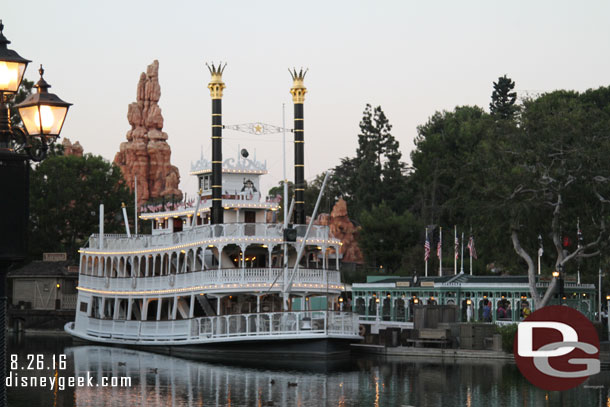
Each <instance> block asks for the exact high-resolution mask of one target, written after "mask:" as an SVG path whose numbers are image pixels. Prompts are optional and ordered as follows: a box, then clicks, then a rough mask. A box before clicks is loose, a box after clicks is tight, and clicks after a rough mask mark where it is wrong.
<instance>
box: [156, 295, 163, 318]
mask: <svg viewBox="0 0 610 407" xmlns="http://www.w3.org/2000/svg"><path fill="white" fill-rule="evenodd" d="M161 304H163V298H161V297H159V298H158V299H157V321H159V320H161Z"/></svg>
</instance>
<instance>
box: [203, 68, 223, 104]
mask: <svg viewBox="0 0 610 407" xmlns="http://www.w3.org/2000/svg"><path fill="white" fill-rule="evenodd" d="M205 65H206V66H207V67H208V70H209V71H210V74H211V75H212V80H211V81H210V83H208V89H209V90H210V95H211V96H212V99H222V90H223V89H224V88H225V83H224V82H223V81H222V73H223V72H224V70H225V67H226V66H227V64H226V62H225V64H224V65H223V63H222V62H221V63H219V64H218V65H214V64H213V63H212V66H210V65H208V63H207V62H206V64H205Z"/></svg>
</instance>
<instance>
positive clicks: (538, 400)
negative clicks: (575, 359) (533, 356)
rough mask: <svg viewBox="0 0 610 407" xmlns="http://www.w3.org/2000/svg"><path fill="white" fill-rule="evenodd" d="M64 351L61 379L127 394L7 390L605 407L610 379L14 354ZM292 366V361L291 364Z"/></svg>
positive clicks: (171, 398)
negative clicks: (572, 381)
mask: <svg viewBox="0 0 610 407" xmlns="http://www.w3.org/2000/svg"><path fill="white" fill-rule="evenodd" d="M15 351H17V352H23V353H28V352H29V353H32V352H33V351H35V352H38V353H40V352H44V353H47V354H53V353H55V354H57V353H62V352H63V353H66V354H67V355H68V368H67V370H66V371H59V372H51V373H46V374H51V375H52V374H55V375H59V376H70V375H74V374H75V375H77V376H86V375H87V374H90V375H91V376H92V378H93V380H94V382H96V383H99V382H100V380H101V378H102V377H115V378H120V377H130V378H131V385H130V386H129V387H80V388H76V389H69V388H67V389H65V390H63V391H61V390H58V389H55V390H54V391H50V390H48V389H47V390H42V389H9V401H11V403H10V404H9V405H11V406H15V407H21V406H27V407H31V406H33V405H36V406H87V407H88V406H99V407H105V406H127V405H129V406H178V407H180V406H260V407H263V406H303V407H307V406H316V407H319V406H447V407H451V406H490V407H494V406H571V405H582V406H606V407H609V406H608V400H610V391H609V388H610V374H609V372H608V371H607V370H604V371H602V372H601V373H600V374H599V375H596V376H595V377H592V378H591V379H590V380H589V381H588V382H587V383H585V386H581V387H579V388H577V389H574V390H570V391H567V392H563V393H559V392H544V391H542V390H539V389H536V388H535V387H533V386H531V385H530V384H529V383H527V381H525V379H523V377H522V376H521V375H520V373H519V371H518V369H517V368H516V366H515V365H513V364H507V363H503V362H499V361H494V360H475V361H473V360H464V361H460V360H437V361H435V360H429V359H426V358H421V359H416V360H414V359H413V358H410V359H403V358H383V357H367V356H359V355H355V356H354V357H353V358H352V359H351V360H348V361H344V362H343V363H337V362H336V361H334V362H329V363H327V362H320V361H312V363H308V362H304V361H292V363H290V364H286V365H284V366H283V367H279V366H278V365H277V364H274V365H272V366H273V367H269V365H268V364H267V361H265V360H258V361H256V360H250V361H248V363H247V364H242V363H240V362H239V361H234V363H235V364H233V365H227V364H226V363H211V362H203V361H193V360H185V359H181V358H176V357H172V356H168V355H162V354H154V353H149V352H144V351H139V350H131V349H123V348H117V347H103V346H71V343H70V341H69V340H67V339H63V342H62V340H61V339H57V338H53V339H46V340H38V341H37V340H34V341H32V340H28V341H26V342H24V343H21V344H20V345H19V346H17V348H16V350H15V348H14V349H13V352H15ZM288 362H290V361H288Z"/></svg>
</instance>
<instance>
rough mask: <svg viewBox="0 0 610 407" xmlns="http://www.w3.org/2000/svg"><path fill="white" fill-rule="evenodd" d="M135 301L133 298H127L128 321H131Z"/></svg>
mask: <svg viewBox="0 0 610 407" xmlns="http://www.w3.org/2000/svg"><path fill="white" fill-rule="evenodd" d="M133 301H134V300H133V299H132V298H127V318H126V319H127V320H128V321H129V320H131V308H132V303H133Z"/></svg>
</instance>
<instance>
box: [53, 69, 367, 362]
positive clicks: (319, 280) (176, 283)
mask: <svg viewBox="0 0 610 407" xmlns="http://www.w3.org/2000/svg"><path fill="white" fill-rule="evenodd" d="M214 73H217V72H216V71H213V73H212V78H213V80H212V83H214V79H215V76H214ZM221 73H222V72H220V74H221ZM217 75H218V73H217ZM212 83H211V84H210V85H212ZM221 83H222V82H221ZM295 83H296V80H295ZM301 83H302V76H301ZM222 86H223V87H224V83H222ZM213 95H214V94H213ZM213 102H214V99H213ZM217 109H218V110H214V104H213V114H212V116H213V119H215V118H216V120H213V123H219V122H220V120H219V119H220V116H219V113H215V112H217V111H219V107H218V108H217ZM295 111H296V110H295ZM301 112H302V110H301ZM300 122H301V123H300V126H301V128H302V118H301V120H300ZM295 123H296V120H295ZM214 126H216V127H214ZM295 127H298V125H296V126H295ZM221 129H222V127H219V125H218V124H213V129H212V131H213V133H212V134H213V135H212V139H213V148H214V149H215V150H214V151H218V150H217V147H218V146H217V145H215V144H214V142H215V139H216V140H217V139H218V138H220V137H219V136H218V134H219V133H218V132H219V131H220V130H221ZM301 136H302V135H301ZM214 151H213V156H212V160H211V161H208V160H206V159H205V158H204V157H203V155H202V157H201V158H200V160H199V161H197V162H196V163H194V164H193V165H192V168H191V175H193V176H196V177H197V178H198V181H199V186H200V189H199V194H197V197H198V198H197V202H196V203H195V204H192V205H188V204H184V205H183V206H182V207H179V208H172V209H171V210H164V209H161V210H160V211H157V212H155V211H151V212H148V213H143V214H141V215H140V219H141V221H150V222H151V223H152V233H151V234H150V235H135V234H134V235H131V234H129V235H128V234H126V235H109V234H104V233H103V224H100V229H102V230H100V233H99V234H94V235H92V236H91V237H90V238H89V242H88V246H87V247H84V248H82V249H81V250H80V270H79V273H80V274H79V286H78V300H77V307H76V318H75V321H74V322H70V323H68V324H66V326H65V330H66V331H67V332H68V333H70V334H72V335H73V336H75V337H77V338H80V339H84V340H88V341H94V342H100V343H108V344H120V345H126V346H147V347H151V348H154V347H164V349H167V348H166V347H171V348H170V349H175V351H176V352H182V351H185V350H188V351H189V352H190V351H200V350H201V349H205V348H208V349H215V350H218V349H225V348H230V349H231V352H235V351H236V350H239V351H243V352H254V353H257V354H260V352H268V353H280V354H285V353H290V354H298V353H303V354H308V353H309V354H310V353H311V352H317V353H320V354H333V353H335V352H342V351H345V350H346V349H348V346H346V345H348V344H349V343H350V342H353V341H356V340H358V339H360V337H359V335H358V317H357V315H355V314H353V313H352V312H347V311H343V310H342V307H340V306H339V305H340V301H339V298H340V296H341V294H342V292H343V291H344V290H345V286H344V284H342V283H341V280H340V273H339V266H340V256H339V255H338V254H339V253H340V246H341V242H340V241H339V240H337V239H334V238H330V237H329V228H328V226H319V225H313V224H309V225H307V224H304V222H303V223H302V224H296V225H294V226H293V227H292V228H288V229H289V231H290V230H294V231H296V236H294V235H293V238H294V239H293V238H291V237H290V236H289V235H290V233H288V236H287V235H286V233H285V229H286V228H285V225H284V224H281V223H277V222H275V221H274V220H275V217H276V216H274V215H276V214H277V211H278V209H279V203H277V202H275V201H274V200H273V199H262V196H261V193H260V177H261V176H262V175H264V174H266V173H267V170H266V163H262V162H258V161H256V159H255V158H253V159H250V158H248V154H247V152H245V151H242V152H240V154H239V155H240V156H239V157H238V158H237V159H233V158H230V159H227V160H224V161H219V160H218V156H216V157H215V156H214ZM295 161H298V159H295ZM301 161H302V157H301ZM215 164H218V165H215ZM221 168H222V169H221ZM298 181H299V179H298V177H297V185H298V184H299V182H298ZM219 186H222V187H221V188H220V187H219ZM215 188H216V190H214V189H215ZM218 196H220V198H217V197H218ZM301 196H302V195H301ZM296 199H297V204H298V203H299V202H298V199H299V196H297V198H296ZM301 203H302V202H301ZM296 206H297V208H298V205H296ZM300 206H301V208H302V205H300ZM219 211H220V212H219ZM219 213H220V215H219ZM303 218H304V217H303ZM219 219H220V220H221V221H220V222H218V220H219ZM295 219H296V217H295ZM321 304H323V305H321ZM178 348H180V350H178Z"/></svg>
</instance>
